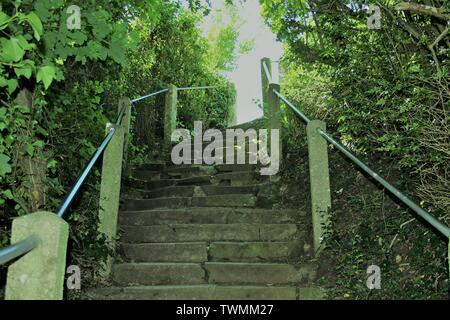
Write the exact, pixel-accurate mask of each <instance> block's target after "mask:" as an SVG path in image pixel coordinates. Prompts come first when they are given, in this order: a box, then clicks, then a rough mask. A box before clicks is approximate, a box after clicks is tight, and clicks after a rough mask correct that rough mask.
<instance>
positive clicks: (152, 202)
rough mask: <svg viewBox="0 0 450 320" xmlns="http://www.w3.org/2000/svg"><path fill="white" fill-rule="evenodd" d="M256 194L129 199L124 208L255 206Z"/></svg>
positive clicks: (136, 209) (137, 209)
mask: <svg viewBox="0 0 450 320" xmlns="http://www.w3.org/2000/svg"><path fill="white" fill-rule="evenodd" d="M255 204H256V197H255V196H254V195H251V194H250V195H246V194H243V195H234V194H229V195H220V196H218V195H215V196H206V197H191V198H189V197H171V198H156V199H133V200H131V199H128V200H125V201H124V204H123V206H122V208H123V210H134V211H139V210H151V209H158V208H169V209H174V208H185V207H254V206H255Z"/></svg>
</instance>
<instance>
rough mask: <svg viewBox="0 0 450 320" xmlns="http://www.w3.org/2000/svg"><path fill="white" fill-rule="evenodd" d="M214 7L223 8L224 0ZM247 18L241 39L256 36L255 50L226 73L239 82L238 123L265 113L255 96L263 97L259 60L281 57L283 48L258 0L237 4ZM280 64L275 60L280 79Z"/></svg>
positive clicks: (206, 25) (207, 23) (275, 74)
mask: <svg viewBox="0 0 450 320" xmlns="http://www.w3.org/2000/svg"><path fill="white" fill-rule="evenodd" d="M211 2H212V9H213V10H215V9H220V8H223V6H224V4H223V0H212V1H211ZM237 6H238V8H239V14H240V17H241V19H242V21H243V22H244V23H243V25H242V26H241V29H240V41H245V40H249V39H255V46H254V48H253V51H252V52H250V53H249V54H247V55H243V56H240V57H239V60H238V62H237V68H236V70H235V71H233V72H231V73H228V74H226V76H227V77H228V78H229V79H230V80H231V81H232V82H233V83H234V84H235V85H236V89H237V95H238V96H237V123H238V124H239V123H244V122H248V121H251V120H254V119H257V118H260V117H262V115H263V114H262V110H261V109H259V108H258V106H257V105H256V104H255V102H254V100H255V99H257V100H259V101H261V100H262V97H261V70H260V60H261V59H262V58H264V57H268V58H271V59H272V60H273V61H279V60H280V58H281V56H282V53H283V49H282V45H281V43H279V42H277V41H276V36H275V35H274V34H273V33H272V32H271V30H270V28H269V27H267V26H266V25H265V24H264V21H263V18H262V17H261V14H260V6H259V1H258V0H247V1H246V2H245V3H244V4H243V5H239V4H238V5H237ZM211 24H212V22H211V19H208V18H207V19H206V21H205V23H204V25H203V28H204V30H205V32H207V30H208V29H209V28H210V27H211ZM277 71H278V64H277V63H273V78H274V81H277V79H278V72H277Z"/></svg>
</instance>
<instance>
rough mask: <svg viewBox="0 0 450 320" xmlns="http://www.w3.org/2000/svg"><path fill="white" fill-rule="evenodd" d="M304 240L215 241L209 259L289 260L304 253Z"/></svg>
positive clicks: (240, 260) (211, 245)
mask: <svg viewBox="0 0 450 320" xmlns="http://www.w3.org/2000/svg"><path fill="white" fill-rule="evenodd" d="M303 244H304V243H303V240H302V241H300V240H297V241H290V242H213V243H211V244H210V246H209V250H208V256H209V261H217V262H220V261H223V262H225V261H230V262H289V261H298V259H299V258H300V257H301V256H302V255H303V254H304V249H303Z"/></svg>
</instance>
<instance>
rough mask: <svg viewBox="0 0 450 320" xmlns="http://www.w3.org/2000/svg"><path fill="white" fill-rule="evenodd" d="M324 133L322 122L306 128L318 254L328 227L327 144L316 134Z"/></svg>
mask: <svg viewBox="0 0 450 320" xmlns="http://www.w3.org/2000/svg"><path fill="white" fill-rule="evenodd" d="M318 129H322V130H323V131H325V129H326V124H325V122H323V121H319V120H313V121H311V122H310V123H309V124H308V125H307V127H306V131H307V136H308V155H309V178H310V184H311V210H312V222H313V234H314V250H315V252H316V254H319V253H320V251H321V250H322V249H323V245H324V240H326V239H325V236H326V232H327V228H329V227H330V223H331V221H330V212H329V211H330V209H331V194H330V174H329V168H328V144H327V142H326V141H325V139H323V138H322V137H321V136H320V134H319V133H318V132H317V130H318Z"/></svg>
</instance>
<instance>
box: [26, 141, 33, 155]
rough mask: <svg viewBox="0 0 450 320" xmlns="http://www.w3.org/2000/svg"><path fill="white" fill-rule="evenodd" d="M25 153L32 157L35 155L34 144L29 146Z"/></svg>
mask: <svg viewBox="0 0 450 320" xmlns="http://www.w3.org/2000/svg"><path fill="white" fill-rule="evenodd" d="M25 151H26V152H27V153H28V154H29V155H30V156H31V157H32V156H33V154H34V147H33V145H32V144H28V145H27V146H26V148H25Z"/></svg>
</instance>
